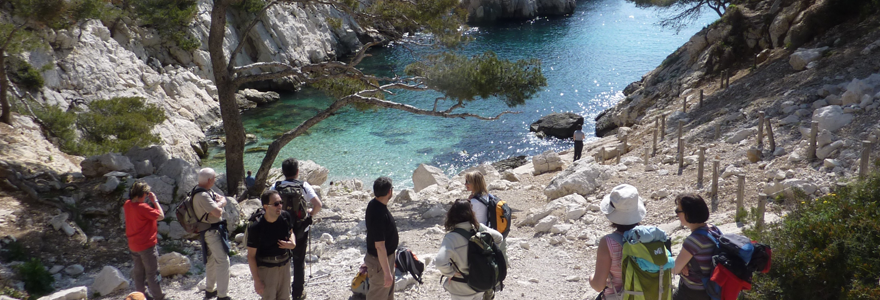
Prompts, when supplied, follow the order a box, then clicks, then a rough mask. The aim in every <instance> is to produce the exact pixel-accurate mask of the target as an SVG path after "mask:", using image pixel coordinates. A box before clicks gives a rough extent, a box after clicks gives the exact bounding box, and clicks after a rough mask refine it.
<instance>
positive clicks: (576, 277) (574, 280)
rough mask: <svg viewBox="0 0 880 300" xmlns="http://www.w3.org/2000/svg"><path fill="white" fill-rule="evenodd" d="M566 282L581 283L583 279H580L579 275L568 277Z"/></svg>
mask: <svg viewBox="0 0 880 300" xmlns="http://www.w3.org/2000/svg"><path fill="white" fill-rule="evenodd" d="M565 281H568V282H578V281H581V277H580V276H577V275H574V276H568V277H566V278H565Z"/></svg>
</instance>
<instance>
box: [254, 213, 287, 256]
mask: <svg viewBox="0 0 880 300" xmlns="http://www.w3.org/2000/svg"><path fill="white" fill-rule="evenodd" d="M291 220H292V218H291V217H290V214H288V213H287V212H286V211H282V212H281V215H280V216H278V219H277V220H275V222H269V221H267V220H266V218H265V217H263V218H260V220H259V221H257V222H254V223H253V224H251V225H250V226H248V229H247V246H248V248H256V249H257V256H260V257H267V256H279V255H284V254H285V253H287V249H281V248H279V247H278V241H286V240H290V230H292V229H293V224H292V223H291ZM257 265H258V266H259V265H260V261H259V260H257Z"/></svg>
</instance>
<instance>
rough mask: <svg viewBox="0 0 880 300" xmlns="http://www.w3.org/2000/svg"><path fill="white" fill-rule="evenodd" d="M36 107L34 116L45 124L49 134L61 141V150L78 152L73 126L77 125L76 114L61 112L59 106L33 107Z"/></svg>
mask: <svg viewBox="0 0 880 300" xmlns="http://www.w3.org/2000/svg"><path fill="white" fill-rule="evenodd" d="M31 107H35V109H34V114H36V116H37V118H38V119H40V121H41V122H43V125H44V126H46V128H44V129H45V130H46V131H48V133H49V134H50V135H52V136H54V137H56V138H58V140H59V145H58V146H60V147H61V150H63V151H65V152H76V132H75V131H74V127H73V125H74V124H75V123H76V113H74V112H72V111H70V112H66V111H63V110H61V108H59V107H58V106H47V107H42V108H41V107H40V106H33V105H32V106H31Z"/></svg>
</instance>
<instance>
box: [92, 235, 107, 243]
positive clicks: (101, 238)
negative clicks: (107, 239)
mask: <svg viewBox="0 0 880 300" xmlns="http://www.w3.org/2000/svg"><path fill="white" fill-rule="evenodd" d="M103 241H104V237H103V236H100V235H96V236H93V237H90V238H89V242H92V243H98V242H103Z"/></svg>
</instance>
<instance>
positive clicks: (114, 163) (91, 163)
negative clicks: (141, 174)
mask: <svg viewBox="0 0 880 300" xmlns="http://www.w3.org/2000/svg"><path fill="white" fill-rule="evenodd" d="M79 165H80V166H81V167H82V174H83V175H84V176H86V177H98V176H102V175H104V174H106V173H108V172H113V171H120V172H125V173H129V174H135V170H134V164H132V163H131V160H129V159H128V157H125V156H122V154H119V153H107V154H103V155H95V156H92V157H89V158H86V159H85V160H83V161H82V162H80V164H79Z"/></svg>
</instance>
